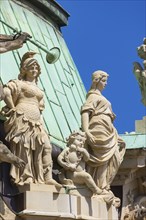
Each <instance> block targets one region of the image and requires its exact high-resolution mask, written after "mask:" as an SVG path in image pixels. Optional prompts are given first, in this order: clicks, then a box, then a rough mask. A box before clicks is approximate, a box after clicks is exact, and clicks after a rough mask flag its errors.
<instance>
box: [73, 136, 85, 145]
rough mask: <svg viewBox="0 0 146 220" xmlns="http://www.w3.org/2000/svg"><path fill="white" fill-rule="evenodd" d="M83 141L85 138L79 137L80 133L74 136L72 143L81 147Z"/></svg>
mask: <svg viewBox="0 0 146 220" xmlns="http://www.w3.org/2000/svg"><path fill="white" fill-rule="evenodd" d="M84 143H85V138H83V137H81V136H80V135H78V136H76V138H75V140H74V142H73V144H74V145H76V146H78V147H83V146H84Z"/></svg>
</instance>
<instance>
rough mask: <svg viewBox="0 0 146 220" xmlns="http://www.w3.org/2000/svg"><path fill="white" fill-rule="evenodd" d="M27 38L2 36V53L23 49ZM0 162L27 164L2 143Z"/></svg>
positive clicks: (0, 92) (25, 34) (2, 94)
mask: <svg viewBox="0 0 146 220" xmlns="http://www.w3.org/2000/svg"><path fill="white" fill-rule="evenodd" d="M27 38H30V35H29V34H28V33H24V32H22V33H19V34H17V35H15V36H12V35H4V34H0V53H5V52H8V51H11V50H14V49H18V48H21V47H22V46H23V43H25V42H26V40H27ZM3 99H4V93H3V86H2V84H1V83H0V100H3ZM0 162H8V163H12V164H14V165H15V166H16V167H18V168H19V167H24V166H25V162H24V161H23V160H21V159H20V158H18V157H17V156H15V155H14V154H12V152H11V151H10V150H9V149H8V148H7V146H6V145H5V144H3V143H2V141H0Z"/></svg>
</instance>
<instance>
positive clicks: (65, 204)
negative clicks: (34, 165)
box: [5, 184, 118, 220]
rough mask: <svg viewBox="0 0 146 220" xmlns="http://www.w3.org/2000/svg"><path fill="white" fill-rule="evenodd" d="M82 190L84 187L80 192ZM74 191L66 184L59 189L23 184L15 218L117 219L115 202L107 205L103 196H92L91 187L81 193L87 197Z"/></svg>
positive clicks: (49, 186)
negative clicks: (65, 186) (67, 187)
mask: <svg viewBox="0 0 146 220" xmlns="http://www.w3.org/2000/svg"><path fill="white" fill-rule="evenodd" d="M80 190H82V189H79V190H78V191H80ZM72 192H73V190H70V191H68V190H66V189H65V188H63V187H62V188H56V187H55V186H51V185H40V184H30V185H27V184H26V185H24V186H21V187H19V194H18V196H17V198H16V201H15V206H17V213H15V218H14V219H17V220H22V219H24V220H33V219H35V220H65V219H66V220H71V219H80V220H89V219H90V220H98V219H100V220H103V219H106V220H108V219H109V220H111V219H114V220H118V213H117V210H116V208H115V207H114V206H113V205H111V206H110V207H108V206H107V205H106V203H105V202H104V200H103V199H102V196H97V197H91V196H89V194H90V193H89V190H88V189H87V190H85V189H84V191H82V195H83V194H85V196H79V195H75V194H74V193H73V194H72ZM78 194H79V192H78ZM86 195H87V196H86ZM16 216H17V217H16ZM5 219H6V218H5ZM12 220H13V218H12Z"/></svg>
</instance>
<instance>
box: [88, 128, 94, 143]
mask: <svg viewBox="0 0 146 220" xmlns="http://www.w3.org/2000/svg"><path fill="white" fill-rule="evenodd" d="M86 136H87V140H88V141H89V142H90V143H91V144H95V138H94V136H93V135H92V134H91V133H90V132H89V131H88V132H86Z"/></svg>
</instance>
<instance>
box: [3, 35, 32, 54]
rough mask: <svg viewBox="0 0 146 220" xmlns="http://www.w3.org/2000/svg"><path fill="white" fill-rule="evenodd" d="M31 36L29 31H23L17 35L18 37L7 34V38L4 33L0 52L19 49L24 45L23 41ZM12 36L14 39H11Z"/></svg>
mask: <svg viewBox="0 0 146 220" xmlns="http://www.w3.org/2000/svg"><path fill="white" fill-rule="evenodd" d="M30 37H31V36H30V35H29V34H28V33H25V32H22V33H20V34H18V35H16V38H15V36H14V38H12V36H6V37H5V39H2V38H4V35H1V36H0V53H5V52H8V51H11V50H16V49H19V48H21V47H22V46H23V43H25V42H26V40H27V39H28V38H30ZM11 38H12V39H11Z"/></svg>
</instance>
